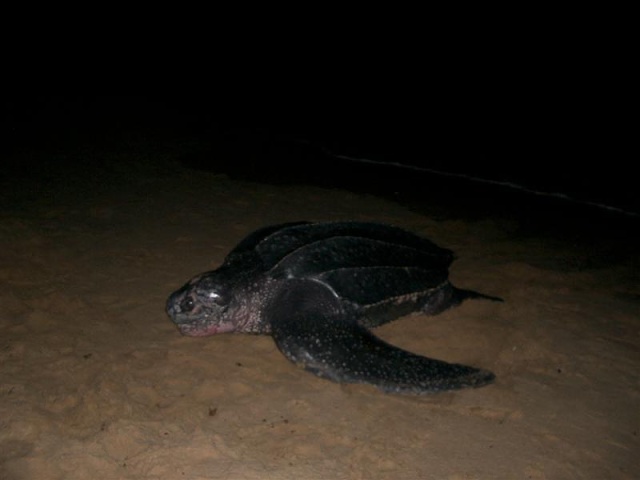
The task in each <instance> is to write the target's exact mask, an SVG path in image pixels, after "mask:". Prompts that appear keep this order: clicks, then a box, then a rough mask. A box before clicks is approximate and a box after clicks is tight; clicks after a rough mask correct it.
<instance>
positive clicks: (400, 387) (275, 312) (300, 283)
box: [264, 280, 495, 394]
mask: <svg viewBox="0 0 640 480" xmlns="http://www.w3.org/2000/svg"><path fill="white" fill-rule="evenodd" d="M264 315H265V320H266V321H268V322H269V323H270V324H271V332H272V335H273V338H274V340H275V342H276V345H277V346H278V348H279V349H280V351H281V352H282V353H283V354H284V355H285V356H286V357H287V358H288V359H289V360H291V361H292V362H293V363H295V364H297V365H300V366H302V367H303V368H304V369H306V370H308V371H310V372H312V373H314V374H316V375H318V376H320V377H324V378H328V379H330V380H333V381H335V382H339V383H367V384H371V385H375V386H376V387H378V388H379V389H381V390H383V391H385V392H391V393H412V394H427V393H434V392H439V391H444V390H454V389H459V388H466V387H480V386H482V385H486V384H488V383H491V382H492V381H493V380H494V378H495V377H494V375H493V373H491V372H489V371H486V370H479V369H476V368H473V367H468V366H465V365H458V364H452V363H447V362H443V361H440V360H434V359H431V358H427V357H422V356H420V355H415V354H413V353H410V352H407V351H405V350H402V349H400V348H397V347H394V346H392V345H389V344H388V343H386V342H384V341H382V340H380V339H379V338H377V337H376V336H374V335H373V334H372V333H370V332H369V331H368V330H367V329H366V328H364V327H362V326H361V325H360V324H359V323H358V318H359V312H358V309H357V308H356V307H353V308H352V307H350V306H349V305H345V304H344V303H343V302H341V301H340V300H339V299H338V298H337V297H336V295H335V294H334V293H333V292H332V290H331V289H330V288H329V287H327V286H326V285H324V284H322V283H319V282H317V281H315V280H290V281H287V282H285V283H284V285H283V287H282V289H280V290H279V292H278V293H277V294H276V295H275V296H274V298H273V300H272V301H271V302H270V303H269V305H268V306H267V308H266V309H265V311H264Z"/></svg>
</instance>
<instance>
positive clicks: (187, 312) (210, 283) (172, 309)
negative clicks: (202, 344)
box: [166, 271, 236, 337]
mask: <svg viewBox="0 0 640 480" xmlns="http://www.w3.org/2000/svg"><path fill="white" fill-rule="evenodd" d="M228 305H229V294H228V292H227V291H226V289H225V288H224V286H223V282H221V278H220V275H218V274H217V273H216V272H215V271H213V272H207V273H203V274H200V275H197V276H195V277H193V278H192V279H191V280H189V281H188V282H187V283H186V284H185V285H184V286H183V287H182V288H180V289H179V290H176V291H175V292H173V293H172V294H171V295H170V296H169V298H168V299H167V308H166V310H167V313H168V314H169V316H170V317H171V320H173V323H175V324H176V325H177V327H178V329H179V330H180V333H182V334H183V335H188V336H192V337H205V336H208V335H215V334H216V333H225V332H233V331H234V330H235V329H236V325H235V323H234V322H232V321H230V320H229V319H228V318H227V315H225V313H226V311H227V307H228Z"/></svg>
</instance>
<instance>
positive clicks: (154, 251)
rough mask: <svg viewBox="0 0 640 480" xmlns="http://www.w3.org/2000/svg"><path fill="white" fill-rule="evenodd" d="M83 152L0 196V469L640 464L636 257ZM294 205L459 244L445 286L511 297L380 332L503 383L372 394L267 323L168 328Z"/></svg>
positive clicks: (451, 472) (286, 473)
mask: <svg viewBox="0 0 640 480" xmlns="http://www.w3.org/2000/svg"><path fill="white" fill-rule="evenodd" d="M77 155H80V156H81V155H82V154H77ZM86 155H88V156H89V155H90V156H91V157H92V158H91V161H90V162H87V164H86V165H84V166H83V165H76V167H74V168H73V169H69V168H63V167H61V166H56V165H55V164H53V165H52V166H51V167H50V168H49V169H48V170H47V169H40V171H39V172H38V173H34V174H33V175H30V176H24V175H22V176H20V175H18V176H16V177H15V178H9V179H7V181H6V182H4V185H3V188H2V193H0V202H1V205H2V207H1V210H0V212H1V217H0V243H1V249H0V285H1V287H2V288H1V289H0V304H1V308H0V362H1V364H0V365H1V370H0V478H2V479H3V480H4V479H7V480H18V479H44V480H47V479H94V478H100V479H102V480H111V479H329V478H330V479H372V480H374V479H387V478H404V479H413V478H416V479H449V480H463V479H520V478H522V479H574V478H578V479H582V478H593V479H604V478H607V479H635V478H638V477H640V459H639V457H638V453H639V452H640V440H639V438H638V434H639V431H640V408H639V406H640V388H639V375H640V338H639V334H640V318H639V314H640V300H639V298H640V286H639V282H638V271H637V266H638V257H637V255H635V256H634V255H631V256H625V257H624V259H622V260H619V261H607V259H606V258H605V259H604V260H603V258H602V254H601V252H602V250H597V251H595V250H590V247H588V246H586V247H584V246H581V245H577V244H576V243H575V239H574V240H573V243H571V242H567V241H566V240H563V239H554V238H553V237H552V236H551V237H550V236H548V235H540V236H536V235H531V234H527V235H522V234H521V232H520V230H519V227H518V225H517V224H514V222H512V221H506V220H500V219H493V218H491V216H490V215H487V216H486V217H485V218H479V219H475V220H468V219H467V220H465V219H460V218H443V217H442V216H440V217H439V218H438V219H437V220H436V219H434V217H432V216H430V215H428V214H425V213H424V212H418V211H412V210H410V209H408V208H407V207H406V206H402V205H400V204H397V203H394V202H391V201H389V200H385V199H381V198H377V197H374V196H369V195H363V194H356V193H350V192H348V191H345V190H335V189H321V188H316V187H301V186H273V185H261V184H258V183H249V182H243V181H238V180H232V179H229V178H228V177H226V176H224V175H216V174H214V173H206V172H200V171H194V170H188V169H185V168H180V167H178V165H177V164H176V163H174V159H173V158H172V156H171V154H170V153H168V154H165V155H164V156H163V155H160V154H154V155H147V156H145V154H142V153H140V152H137V153H136V152H126V151H124V152H121V153H111V154H108V155H105V157H104V159H100V158H99V155H98V157H96V155H97V154H95V153H86ZM51 160H52V161H58V162H64V159H62V160H61V159H60V158H52V159H51ZM300 219H310V220H349V219H351V220H366V221H380V222H387V223H391V224H395V225H398V226H401V227H404V228H407V229H409V230H412V231H415V232H417V233H420V234H423V235H425V236H428V237H429V238H431V239H432V240H434V241H435V242H436V243H438V244H440V245H441V246H445V247H448V248H451V249H453V250H454V251H455V252H456V254H457V256H458V260H457V261H456V262H455V263H454V265H453V267H452V272H451V277H452V279H453V281H454V283H455V284H457V285H458V286H460V287H465V288H472V289H477V290H481V291H483V292H485V293H489V294H493V295H499V296H502V297H504V298H505V300H506V302H505V303H504V304H496V303H493V302H482V301H469V302H466V303H465V304H464V305H462V306H461V307H459V308H456V309H453V310H450V311H448V312H445V313H444V314H441V315H439V316H436V317H425V316H420V315H418V316H410V317H406V318H403V319H400V320H398V321H396V322H394V323H392V324H389V325H385V326H384V327H382V328H380V329H378V330H377V333H378V334H379V335H380V336H381V337H383V338H384V339H386V340H388V341H390V342H392V343H394V344H396V345H399V346H402V347H403V348H406V349H408V350H411V351H414V352H418V353H421V354H424V355H428V356H431V357H435V358H440V359H444V360H447V361H451V362H460V363H466V364H471V365H476V366H481V367H484V368H487V369H490V370H492V371H494V372H495V373H496V375H497V382H496V383H495V384H494V385H491V386H488V387H485V388H481V389H477V390H463V391H458V392H454V393H444V394H437V395H433V396H426V397H411V396H397V395H387V394H383V393H381V392H379V391H377V390H375V389H373V388H370V387H367V386H341V385H338V384H333V383H331V382H328V381H326V380H322V379H319V378H316V377H314V376H313V375H310V374H308V373H305V372H304V371H301V370H299V369H297V368H295V367H294V366H293V365H292V364H290V363H289V362H288V361H287V360H286V359H285V358H284V357H283V356H282V355H281V354H280V353H279V352H278V351H277V349H276V347H275V345H274V344H273V342H272V340H271V338H269V337H260V336H245V335H221V336H218V337H208V338H201V339H197V338H186V337H181V336H180V335H179V334H178V332H177V330H176V329H175V328H174V326H173V325H172V323H171V322H170V321H169V319H168V318H167V316H166V314H165V313H164V302H165V299H166V297H167V296H168V294H169V293H170V292H171V291H173V290H174V289H175V288H177V287H178V286H180V285H181V284H182V283H183V282H184V281H185V280H186V279H188V278H190V277H191V276H193V275H194V274H196V273H198V272H201V271H204V270H208V269H212V268H215V267H216V266H217V265H218V264H219V263H220V262H221V261H222V260H223V258H224V256H225V254H226V253H227V252H228V251H229V250H230V248H231V247H233V246H234V244H235V243H236V242H237V241H238V240H240V239H241V238H242V237H243V236H245V235H246V234H247V233H249V232H251V231H252V230H254V229H256V228H258V227H261V226H264V225H267V224H271V223H277V222H285V221H292V220H300ZM605 250H606V248H605Z"/></svg>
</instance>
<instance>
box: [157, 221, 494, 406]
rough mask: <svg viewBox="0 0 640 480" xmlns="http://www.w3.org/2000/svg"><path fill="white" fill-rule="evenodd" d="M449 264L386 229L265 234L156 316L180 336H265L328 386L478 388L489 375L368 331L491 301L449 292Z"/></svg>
mask: <svg viewBox="0 0 640 480" xmlns="http://www.w3.org/2000/svg"><path fill="white" fill-rule="evenodd" d="M452 260H453V253H452V252H451V251H450V250H446V249H443V248H440V247H438V246H437V245H435V244H434V243H432V242H431V241H429V240H427V239H425V238H422V237H419V236H417V235H415V234H413V233H409V232H406V231H404V230H401V229H399V228H396V227H391V226H387V225H381V224H376V223H359V222H341V223H308V222H299V223H288V224H283V225H274V226H269V227H265V228H262V229H260V230H257V231H256V232H254V233H252V234H250V235H249V236H248V237H246V238H245V239H244V240H242V241H241V242H240V243H239V244H238V245H237V246H236V247H235V248H234V249H233V250H232V251H231V253H229V255H228V256H227V258H226V259H225V261H224V263H223V264H222V266H220V267H219V268H218V269H217V270H213V271H210V272H206V273H202V274H200V275H198V276H196V277H194V278H192V279H191V280H190V281H189V282H188V283H187V284H186V285H184V286H183V287H182V288H180V289H179V290H177V291H176V292H174V293H173V294H172V295H171V296H170V297H169V299H168V300H167V306H166V309H167V313H168V314H169V316H170V317H171V319H172V320H173V322H174V323H175V324H176V325H177V326H178V328H179V330H180V332H181V333H182V334H183V335H190V336H206V335H214V334H216V333H223V332H245V333H263V334H271V335H272V336H273V338H274V340H275V342H276V345H277V346H278V348H279V349H280V351H281V352H282V353H283V354H284V355H285V356H286V357H287V358H288V359H289V360H291V361H292V362H294V363H295V364H298V365H300V366H302V367H304V368H305V369H306V370H308V371H310V372H312V373H314V374H316V375H318V376H320V377H325V378H328V379H330V380H333V381H336V382H344V383H368V384H372V385H375V386H377V387H378V388H380V389H381V390H383V391H386V392H403V393H413V394H423V393H431V392H437V391H443V390H452V389H458V388H464V387H479V386H482V385H486V384H488V383H490V382H492V381H493V379H494V375H493V373H491V372H489V371H486V370H480V369H476V368H472V367H468V366H465V365H459V364H451V363H447V362H443V361H440V360H434V359H431V358H426V357H422V356H420V355H415V354H413V353H409V352H407V351H404V350H401V349H399V348H397V347H394V346H392V345H390V344H388V343H386V342H384V341H382V340H380V339H379V338H377V337H376V336H374V335H373V334H372V333H371V332H370V331H369V330H368V329H369V328H371V327H376V326H378V325H382V324H384V323H387V322H389V321H391V320H393V319H395V318H397V317H399V316H402V315H406V314H408V313H411V312H422V313H425V314H428V315H435V314H437V313H440V312H442V311H443V310H446V309H447V308H449V307H452V306H454V305H457V304H459V303H460V302H462V301H463V300H465V299H467V298H487V299H490V300H500V299H499V298H496V297H490V296H487V295H483V294H480V293H477V292H473V291H470V290H462V289H459V288H456V287H454V286H453V285H451V283H449V280H448V278H447V277H448V267H449V264H450V263H451V262H452Z"/></svg>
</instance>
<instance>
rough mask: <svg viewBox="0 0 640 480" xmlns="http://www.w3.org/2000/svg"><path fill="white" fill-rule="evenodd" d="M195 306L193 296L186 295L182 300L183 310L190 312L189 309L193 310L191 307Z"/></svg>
mask: <svg viewBox="0 0 640 480" xmlns="http://www.w3.org/2000/svg"><path fill="white" fill-rule="evenodd" d="M194 306H195V303H194V301H193V298H191V297H186V298H185V299H184V300H183V301H182V305H181V307H182V310H183V311H185V312H190V311H191V310H193V307H194Z"/></svg>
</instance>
